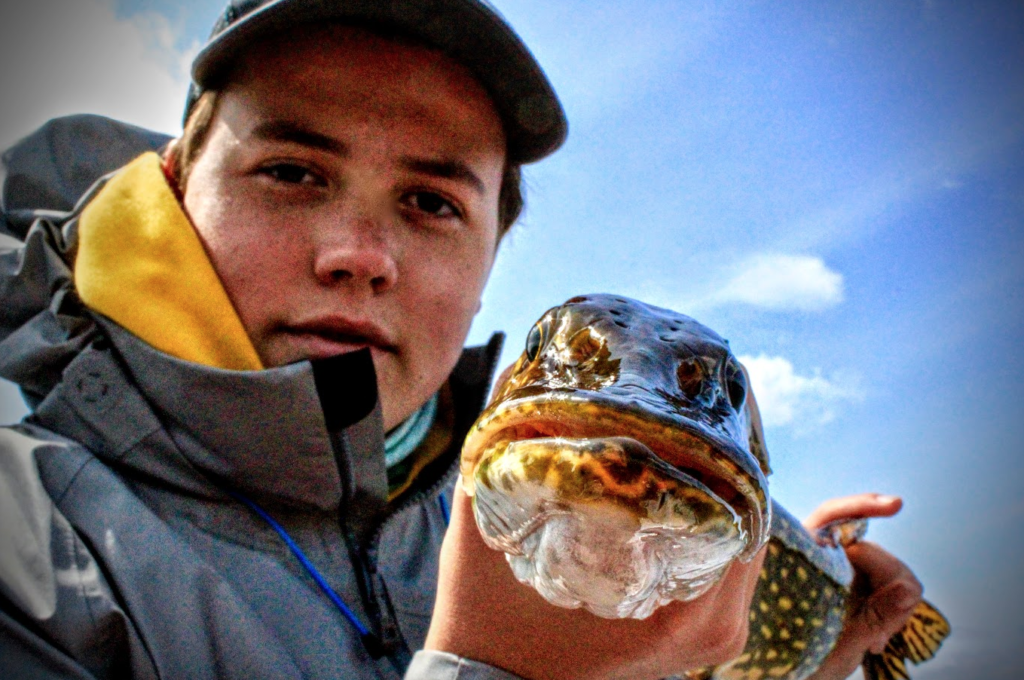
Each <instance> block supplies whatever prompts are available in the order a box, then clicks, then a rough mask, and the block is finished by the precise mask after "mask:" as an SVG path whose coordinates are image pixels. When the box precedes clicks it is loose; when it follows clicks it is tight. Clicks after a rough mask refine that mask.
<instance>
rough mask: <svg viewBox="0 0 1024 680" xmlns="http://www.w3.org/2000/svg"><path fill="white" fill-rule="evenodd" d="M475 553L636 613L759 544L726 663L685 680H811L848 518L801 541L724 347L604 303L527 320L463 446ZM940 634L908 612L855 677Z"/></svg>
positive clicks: (529, 578) (920, 648)
mask: <svg viewBox="0 0 1024 680" xmlns="http://www.w3.org/2000/svg"><path fill="white" fill-rule="evenodd" d="M460 472H461V479H462V485H463V489H464V490H465V492H466V494H467V495H468V496H470V497H471V498H472V503H473V512H474V517H475V519H476V523H477V526H478V528H479V529H480V533H481V535H482V537H483V539H484V542H485V543H486V544H487V545H488V546H490V547H491V548H493V549H495V550H500V551H503V552H504V553H505V556H506V558H507V561H508V563H509V565H510V567H511V569H512V571H513V573H514V574H515V576H516V578H517V579H518V580H519V581H520V582H522V583H525V584H528V585H530V586H532V587H533V588H534V589H535V590H536V591H537V592H538V593H540V595H541V596H543V597H544V598H545V599H546V600H548V601H549V602H551V603H552V604H555V605H558V606H562V607H569V608H583V609H586V610H588V611H590V612H592V613H593V614H595V615H597V616H602V617H606V618H637V619H643V618H646V617H647V616H649V615H650V614H651V613H652V612H653V611H654V610H655V609H657V608H658V607H660V606H662V605H664V604H667V603H669V602H671V601H674V600H682V601H686V600H691V599H694V598H696V597H699V596H700V595H701V594H703V593H704V592H706V591H707V590H708V589H709V588H711V587H712V586H713V585H714V584H715V583H716V582H717V581H718V580H719V579H720V578H721V576H722V574H723V573H724V572H725V570H726V569H727V568H728V566H729V565H730V564H732V563H733V561H735V560H741V561H745V562H746V561H749V560H751V559H753V558H754V556H756V555H757V554H758V553H759V552H760V551H761V549H762V548H763V547H764V546H765V545H767V553H766V556H765V560H764V563H763V567H762V569H761V572H760V574H759V578H758V584H757V588H756V590H755V593H754V596H753V599H752V603H751V609H750V615H749V617H750V624H749V633H750V634H749V636H748V640H747V644H746V647H745V649H744V650H743V653H742V654H740V655H739V656H738V657H737V658H736V659H733V660H732V661H729V662H728V663H725V664H722V665H719V666H715V667H712V668H705V669H692V670H690V671H688V673H687V675H686V676H685V677H687V678H688V679H690V680H727V679H728V680H733V679H739V678H743V679H750V680H757V679H758V678H768V677H770V678H784V679H787V680H799V679H800V678H805V677H807V676H809V675H811V674H812V673H813V672H814V671H815V670H816V669H817V668H818V667H819V666H820V664H821V662H822V661H823V660H824V658H825V657H826V656H827V655H828V653H829V652H830V651H831V650H832V648H833V647H834V646H835V644H836V641H837V639H838V637H839V634H840V633H841V631H842V628H843V622H844V621H845V620H846V618H847V617H848V616H849V615H850V612H851V610H852V608H853V607H854V606H856V595H855V593H854V592H853V589H854V585H853V568H852V566H851V564H850V562H849V560H848V559H847V558H846V554H845V551H844V548H845V547H846V546H848V545H850V544H851V543H853V542H855V541H857V540H859V539H860V538H861V537H862V535H863V533H864V531H865V530H866V523H865V522H864V521H862V520H860V521H858V520H855V521H849V522H838V523H833V524H832V525H828V526H826V527H823V528H822V529H821V530H820V531H818V532H817V533H816V534H814V535H812V534H811V533H809V532H808V531H807V530H806V529H805V528H804V527H803V526H802V524H801V523H800V522H799V521H797V520H796V519H795V518H793V516H792V515H791V514H790V513H789V512H788V511H786V510H785V508H783V507H782V505H780V504H779V503H778V502H776V501H775V500H774V499H773V498H772V497H771V495H770V493H769V487H768V477H769V476H770V474H771V467H770V462H769V456H768V450H767V447H766V445H765V437H764V429H763V426H762V424H761V419H760V413H759V411H758V408H757V402H756V399H755V397H754V394H753V392H752V390H751V386H750V378H749V375H748V374H747V372H746V369H745V368H744V367H743V366H742V364H741V363H740V362H739V361H738V360H737V358H736V357H735V356H734V355H733V353H732V351H731V349H730V347H729V343H728V341H727V340H725V339H723V338H722V337H721V336H719V335H718V334H717V333H715V332H714V331H713V330H711V329H710V328H707V327H706V326H704V325H702V324H700V323H699V322H697V321H696V320H694V319H692V318H690V317H688V316H685V315H683V314H680V313H677V312H674V311H671V310H668V309H663V308H660V307H656V306H653V305H649V304H646V303H643V302H640V301H637V300H632V299H630V298H627V297H623V296H619V295H611V294H590V295H581V296H576V297H573V298H571V299H569V300H568V301H567V302H565V303H564V304H562V305H558V306H556V307H553V308H551V309H549V310H548V311H547V312H545V313H544V314H543V315H542V316H541V318H540V319H539V320H538V321H537V323H536V324H534V325H533V326H532V327H531V329H530V331H529V333H528V334H527V337H526V342H525V347H524V350H523V353H522V354H521V355H520V356H519V358H518V359H517V360H516V361H515V363H514V364H513V365H512V366H510V367H509V369H508V370H507V371H505V373H504V374H503V375H502V376H501V377H500V378H499V379H498V381H497V384H496V386H495V389H494V392H493V396H492V399H491V401H490V403H489V404H488V406H487V407H486V408H485V409H484V411H483V413H482V414H481V415H480V417H479V418H478V419H477V421H476V422H475V424H474V425H473V426H472V427H471V428H470V431H469V433H468V434H467V436H466V439H465V442H464V444H463V448H462V453H461V460H460ZM949 633H950V625H949V622H948V620H947V619H946V618H945V617H944V616H943V615H942V614H941V613H940V612H939V611H938V610H937V609H935V607H933V606H932V605H931V604H929V603H928V602H925V601H922V603H921V604H919V605H918V607H917V609H916V610H915V611H914V613H913V615H912V617H911V619H910V620H909V622H908V623H907V625H906V626H905V627H904V629H903V630H902V631H900V632H899V633H897V634H896V635H895V636H894V637H893V638H892V639H891V640H890V641H889V643H888V646H887V647H886V649H885V650H884V651H883V652H882V653H881V654H871V653H868V654H867V655H866V656H865V659H864V663H863V667H864V669H865V674H866V677H867V678H868V680H896V679H899V678H909V675H908V671H907V668H906V662H907V661H910V662H912V663H921V662H923V661H925V660H927V659H930V658H931V657H932V656H934V654H935V652H936V651H937V650H938V648H939V646H940V645H941V644H942V641H943V640H944V639H945V638H946V637H947V636H948V635H949Z"/></svg>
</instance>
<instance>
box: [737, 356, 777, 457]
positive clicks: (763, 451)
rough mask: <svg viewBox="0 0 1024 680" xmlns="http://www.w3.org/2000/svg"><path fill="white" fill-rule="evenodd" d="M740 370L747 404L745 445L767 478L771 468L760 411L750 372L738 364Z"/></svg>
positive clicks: (745, 408) (745, 407)
mask: <svg viewBox="0 0 1024 680" xmlns="http://www.w3.org/2000/svg"><path fill="white" fill-rule="evenodd" d="M740 368H741V369H743V377H744V378H746V380H747V403H746V405H745V406H744V410H745V411H746V415H747V444H748V446H749V447H750V453H752V454H753V455H754V458H756V459H757V462H758V463H760V464H761V472H763V473H764V476H765V477H767V476H768V475H770V474H771V473H772V468H771V465H769V463H768V447H767V446H766V445H765V441H764V426H762V425H761V411H760V409H758V408H757V399H755V398H754V386H753V383H751V381H750V372H749V371H747V367H746V366H744V365H743V364H740Z"/></svg>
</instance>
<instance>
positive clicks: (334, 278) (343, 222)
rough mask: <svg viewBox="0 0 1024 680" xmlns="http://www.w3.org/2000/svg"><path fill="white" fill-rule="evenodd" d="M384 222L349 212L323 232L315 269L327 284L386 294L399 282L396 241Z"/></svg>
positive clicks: (316, 273)
mask: <svg viewBox="0 0 1024 680" xmlns="http://www.w3.org/2000/svg"><path fill="white" fill-rule="evenodd" d="M387 231H388V230H387V228H386V226H385V225H384V224H382V223H381V221H379V220H377V219H374V218H373V217H370V216H367V215H348V216H345V217H343V218H341V219H340V220H338V221H336V222H335V223H334V224H332V225H330V226H329V227H328V228H326V229H324V230H322V231H321V233H320V234H319V238H318V241H317V244H316V254H315V256H314V262H313V270H314V275H315V276H316V278H317V280H318V281H319V282H320V283H321V284H323V285H325V286H336V285H347V286H351V287H354V288H357V289H358V288H364V287H365V288H366V289H368V290H370V291H371V292H372V293H374V294H380V293H383V292H385V291H387V290H389V289H390V288H392V287H394V285H395V283H397V281H398V263H397V262H396V260H395V253H394V244H392V243H391V242H390V241H391V239H390V238H389V237H388V233H387Z"/></svg>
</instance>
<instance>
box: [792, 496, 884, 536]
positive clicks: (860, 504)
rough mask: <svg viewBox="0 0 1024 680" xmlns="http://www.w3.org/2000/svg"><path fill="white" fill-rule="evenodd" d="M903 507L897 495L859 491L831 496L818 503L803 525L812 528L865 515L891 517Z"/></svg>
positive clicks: (860, 517)
mask: <svg viewBox="0 0 1024 680" xmlns="http://www.w3.org/2000/svg"><path fill="white" fill-rule="evenodd" d="M902 507H903V499H901V498H900V497H899V496H886V495H884V494H877V493H861V494H856V495H853V496H844V497H842V498H832V499H830V500H827V501H825V502H824V503H822V504H821V505H819V506H818V507H817V508H816V509H815V510H814V512H812V513H811V514H810V515H809V516H808V517H807V519H805V520H804V526H805V527H807V528H808V529H811V530H814V529H817V528H818V527H821V526H824V525H826V524H828V523H829V522H836V521H840V520H852V519H863V518H866V517H892V516H893V515H895V514H896V513H897V512H899V511H900V508H902Z"/></svg>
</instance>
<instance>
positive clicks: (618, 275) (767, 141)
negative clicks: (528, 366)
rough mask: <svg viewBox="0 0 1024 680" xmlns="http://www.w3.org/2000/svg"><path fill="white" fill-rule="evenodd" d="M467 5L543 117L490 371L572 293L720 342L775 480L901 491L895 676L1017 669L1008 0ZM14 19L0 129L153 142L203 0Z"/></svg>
mask: <svg viewBox="0 0 1024 680" xmlns="http://www.w3.org/2000/svg"><path fill="white" fill-rule="evenodd" d="M69 4H70V5H72V7H73V9H72V8H69V7H67V5H69ZM496 4H497V5H498V7H499V8H500V9H501V11H502V12H503V13H504V14H505V15H506V17H507V18H508V19H509V20H510V22H511V23H512V24H513V25H514V26H515V27H516V28H517V29H518V30H519V31H520V33H521V35H522V36H523V37H524V39H525V40H526V42H527V43H528V44H529V45H530V46H531V48H532V49H533V50H534V52H535V54H536V55H537V57H538V59H539V60H540V61H541V63H542V64H543V65H544V66H545V68H546V69H547V72H548V74H549V77H550V78H551V80H552V82H553V84H554V85H555V87H556V89H557V90H558V91H559V93H560V94H561V96H562V98H563V102H564V104H565V107H566V110H567V113H568V116H569V121H570V126H571V132H570V137H569V141H568V143H567V144H566V146H565V148H564V149H563V150H562V151H560V152H559V153H558V154H556V155H555V156H553V157H552V158H550V159H549V160H546V161H544V162H542V163H540V164H538V165H536V166H533V167H531V168H529V169H528V171H527V173H526V177H527V182H528V186H529V190H528V207H527V211H526V214H525V218H524V219H523V221H522V223H521V224H520V225H519V226H518V227H517V228H516V230H515V232H514V233H513V235H512V236H511V238H510V239H509V240H508V242H506V243H505V244H504V246H503V248H502V252H501V254H500V256H499V261H498V263H497V265H496V268H495V271H494V274H493V276H492V280H491V283H490V285H489V288H488V290H487V292H486V294H485V297H484V300H483V308H482V311H481V312H480V314H479V316H478V317H477V320H476V324H475V325H474V328H473V331H472V334H471V338H470V339H471V341H474V342H475V341H482V340H483V339H485V338H486V337H487V335H488V334H489V332H490V331H492V330H495V329H503V330H505V331H507V332H508V333H509V340H508V346H507V350H506V355H505V359H506V361H511V360H512V358H513V357H514V355H515V354H517V353H518V352H519V350H520V347H521V344H522V339H523V338H524V337H525V333H526V331H527V330H528V328H529V326H530V324H531V323H532V321H533V320H534V319H535V318H536V317H537V316H539V315H540V314H541V313H542V312H543V311H544V310H545V309H547V308H548V307H550V306H552V305H555V304H558V303H559V302H561V301H562V300H564V299H566V298H568V297H571V296H572V295H576V294H579V293H586V292H618V293H623V294H626V295H631V296H634V297H639V298H641V299H645V300H648V301H650V302H653V303H655V304H661V305H664V306H669V307H673V308H675V309H678V310H679V311H682V312H684V313H688V314H691V315H693V316H695V317H697V318H698V319H700V320H701V321H703V322H705V323H706V324H708V325H710V326H712V327H713V328H715V329H716V330H719V331H720V332H721V333H722V334H723V335H725V336H726V337H728V338H729V339H730V340H731V342H732V345H733V347H734V349H735V350H736V352H737V353H738V354H740V355H741V356H742V357H744V358H745V360H746V361H747V362H748V364H750V366H751V367H752V369H753V370H754V373H755V388H756V389H757V390H758V394H759V399H760V400H761V401H762V403H763V405H764V409H765V415H766V421H767V422H768V433H767V436H768V444H769V448H770V450H771V452H772V456H773V464H774V468H775V475H774V476H773V478H772V485H773V493H774V495H775V496H776V498H778V499H779V500H780V501H781V502H782V503H783V504H784V505H786V506H787V507H789V508H790V509H791V510H793V511H794V512H796V513H797V514H799V515H803V514H806V513H807V512H809V511H810V510H811V509H812V508H813V507H814V506H815V505H816V504H817V502H818V501H820V500H822V499H824V498H826V497H829V496H834V495H839V494H845V493H853V492H856V491H862V490H877V491H883V492H888V493H895V494H899V495H902V496H903V497H904V499H905V501H906V509H905V510H904V512H903V513H902V514H901V515H900V516H898V517H897V518H896V519H893V520H888V521H878V522H875V523H874V524H873V526H872V529H871V532H870V536H871V537H873V538H875V539H877V540H878V541H880V542H882V543H883V544H885V545H886V546H888V547H889V548H891V549H893V550H894V551H896V552H897V553H898V554H899V555H901V556H902V557H903V558H904V559H905V560H906V561H907V562H908V563H910V564H911V565H912V566H913V567H914V568H915V569H916V570H917V572H918V574H919V576H920V578H921V580H922V581H923V582H924V584H925V587H926V592H927V596H928V597H929V598H930V599H931V600H932V601H933V602H934V603H936V604H937V605H938V606H939V607H940V608H942V609H943V610H944V611H945V612H946V613H947V614H948V615H949V617H950V618H951V620H952V622H953V625H954V630H955V633H954V636H953V638H952V639H951V640H950V642H949V643H948V645H947V649H946V650H944V651H943V652H942V654H940V656H939V657H938V658H937V659H936V660H935V661H934V662H932V663H930V664H928V665H926V666H924V667H922V668H921V669H918V670H917V671H916V672H915V674H914V677H915V678H920V679H925V680H928V679H931V680H944V679H947V678H949V679H952V678H961V677H985V678H1011V677H1013V678H1017V677H1020V671H1019V670H1018V669H1019V667H1020V664H1019V663H1018V662H1017V661H1016V659H1015V658H1013V656H1012V652H1014V651H1015V650H1016V647H1017V646H1019V644H1020V642H1021V639H1020V633H1019V631H1020V630H1024V610H1022V608H1021V606H1020V605H1021V604H1024V597H1022V587H1021V586H1020V585H1019V582H1020V576H1019V571H1020V569H1021V567H1022V566H1024V542H1022V540H1021V538H1020V537H1019V532H1020V528H1021V527H1022V526H1024V494H1022V492H1021V484H1022V482H1024V475H1022V474H1021V466H1022V463H1021V460H1020V459H1021V457H1022V456H1024V445H1022V443H1021V442H1022V440H1024V436H1022V435H1024V407H1022V406H1021V404H1024V388H1022V386H1021V378H1022V377H1024V365H1022V364H1024V359H1022V352H1021V346H1022V343H1024V315H1022V314H1021V311H1022V299H1021V296H1022V290H1024V286H1022V283H1024V281H1022V279H1024V272H1022V268H1021V262H1024V259H1022V255H1024V4H1022V3H1020V2H1009V1H1006V2H995V1H993V2H982V3H971V4H970V7H968V6H967V3H955V2H952V1H951V0H945V1H944V0H931V1H923V2H844V3H788V4H785V5H783V4H782V3H771V4H769V3H756V2H683V1H682V0H663V1H659V0H646V1H645V2H642V3H640V2H624V1H622V0H617V1H611V0H589V1H588V2H569V1H565V0H547V1H545V2H541V1H539V0H503V1H500V2H497V3H496ZM51 5H53V6H55V7H56V6H59V7H60V10H59V11H54V10H53V8H52V7H50V6H51ZM34 7H37V9H33V10H28V9H25V8H24V7H22V8H16V9H8V8H6V7H5V8H4V9H0V16H2V18H3V19H4V22H3V23H4V25H14V24H13V22H15V21H16V22H17V24H16V25H19V26H21V27H23V30H21V31H18V32H17V33H18V35H17V36H13V37H12V38H11V40H10V41H8V42H7V44H6V45H5V46H3V47H0V50H6V51H4V52H3V54H2V55H0V57H2V58H0V64H2V66H0V78H3V83H4V91H5V93H6V95H5V98H4V101H3V102H0V120H2V121H4V124H3V126H2V127H0V143H2V144H3V145H6V144H7V143H9V142H11V141H13V140H14V139H16V138H17V137H18V136H20V135H21V134H24V133H26V132H28V131H29V130H31V129H32V128H33V127H35V126H36V125H38V124H39V123H41V122H43V120H45V119H46V118H47V117H49V116H52V115H57V114H61V113H71V112H75V111H93V112H98V113H104V114H107V115H112V116H115V117H120V118H126V119H128V120H130V121H131V122H135V123H138V124H142V125H148V126H152V127H157V128H159V129H163V130H165V131H167V132H171V133H173V132H176V131H177V130H178V125H179V123H178V119H179V116H180V113H179V112H180V107H181V101H182V100H183V97H184V88H185V74H186V72H187V71H186V68H187V64H188V61H189V59H190V57H191V55H192V54H193V53H194V51H195V49H196V48H197V45H198V44H199V43H200V42H201V41H202V39H203V38H204V37H205V34H206V32H207V31H208V28H209V25H210V24H211V22H212V20H213V18H214V17H215V16H216V14H217V13H218V12H219V11H220V3H219V2H210V1H208V0H187V1H182V2H173V3H172V2H168V1H166V0H134V1H133V2H127V1H124V2H117V3H113V2H110V1H106V0H78V1H77V2H76V3H63V2H60V0H40V1H39V2H38V3H36V5H34ZM8 15H10V16H8ZM44 17H45V18H44ZM44 31H46V32H47V33H44ZM44 35H45V36H47V37H48V40H46V45H48V46H52V45H54V44H56V45H58V46H61V45H63V46H64V47H63V48H61V47H58V48H57V49H56V50H54V49H53V48H52V47H46V48H40V47H39V45H41V44H43V43H42V38H43V36H44ZM29 45H35V49H34V50H33V60H34V64H33V65H31V66H26V64H27V63H28V62H27V60H26V58H25V56H24V55H25V54H26V52H25V50H27V49H28V46H29ZM37 55H38V56H37ZM4 406H5V408H4V410H3V411H0V415H3V416H4V419H6V420H10V419H12V418H15V417H17V414H18V413H19V410H20V407H19V406H18V405H17V403H16V401H15V400H14V399H12V398H11V397H10V396H9V395H8V396H6V397H5V402H4Z"/></svg>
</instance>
